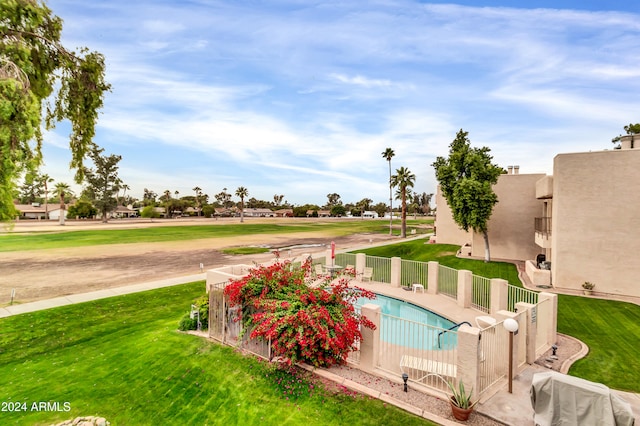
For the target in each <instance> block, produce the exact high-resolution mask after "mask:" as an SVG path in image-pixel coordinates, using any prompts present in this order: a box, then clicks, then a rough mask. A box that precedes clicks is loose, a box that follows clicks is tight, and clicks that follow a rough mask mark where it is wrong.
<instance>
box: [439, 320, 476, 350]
mask: <svg viewBox="0 0 640 426" xmlns="http://www.w3.org/2000/svg"><path fill="white" fill-rule="evenodd" d="M462 324H467V325H468V326H469V327H473V326H472V325H471V323H470V322H469V321H462V322H460V323H458V324H456V325H454V326H451V327H449V328H448V329H446V330H444V331H441V332H440V333H438V349H440V336H442V335H443V334H444V333H446V332H448V331H451V330H455V329H456V328H458V327H460V326H461V325H462Z"/></svg>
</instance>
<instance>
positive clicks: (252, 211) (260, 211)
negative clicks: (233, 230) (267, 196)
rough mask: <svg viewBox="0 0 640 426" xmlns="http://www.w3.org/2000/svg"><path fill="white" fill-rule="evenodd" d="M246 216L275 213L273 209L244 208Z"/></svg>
mask: <svg viewBox="0 0 640 426" xmlns="http://www.w3.org/2000/svg"><path fill="white" fill-rule="evenodd" d="M244 216H245V217H274V216H275V213H274V212H273V211H272V210H271V209H257V208H251V209H244Z"/></svg>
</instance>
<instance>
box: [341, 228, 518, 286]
mask: <svg viewBox="0 0 640 426" xmlns="http://www.w3.org/2000/svg"><path fill="white" fill-rule="evenodd" d="M459 248H460V246H456V245H451V244H428V243H427V242H426V240H424V239H417V240H412V241H407V242H403V243H398V244H391V245H386V246H380V247H373V248H370V249H366V250H360V251H356V252H354V253H366V254H367V255H369V256H380V257H394V256H397V257H401V258H403V259H408V260H415V261H419V262H429V261H436V262H439V263H440V264H441V265H444V266H448V267H450V268H454V269H466V270H469V271H472V272H473V273H474V274H476V275H479V276H482V277H488V278H502V279H504V280H507V281H508V282H509V283H510V284H512V285H517V286H522V283H521V282H520V278H518V269H517V268H516V267H515V265H513V264H512V263H506V262H489V263H485V262H484V261H482V260H474V259H460V258H457V257H456V252H457V251H458V249H459Z"/></svg>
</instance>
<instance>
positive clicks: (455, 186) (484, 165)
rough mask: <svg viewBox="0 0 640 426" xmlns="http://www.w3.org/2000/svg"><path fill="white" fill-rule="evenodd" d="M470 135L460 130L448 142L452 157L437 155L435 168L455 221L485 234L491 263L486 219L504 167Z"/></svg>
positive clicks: (486, 259)
mask: <svg viewBox="0 0 640 426" xmlns="http://www.w3.org/2000/svg"><path fill="white" fill-rule="evenodd" d="M468 135H469V133H468V132H465V131H464V130H462V129H460V131H458V133H457V135H456V138H455V139H454V140H453V142H451V145H449V157H448V158H444V157H438V158H437V159H436V161H435V162H434V163H433V167H434V168H435V172H436V179H437V180H438V183H439V184H440V190H441V191H442V195H443V196H444V198H445V200H447V204H448V205H449V208H450V209H451V213H452V214H453V220H454V221H455V222H456V223H457V224H458V226H460V228H462V229H464V230H465V231H468V230H469V229H472V230H473V231H475V232H478V233H482V234H483V236H484V240H485V261H487V262H488V261H489V260H490V258H491V255H490V251H489V235H488V233H487V222H488V221H489V218H490V217H491V213H492V212H493V206H494V205H495V204H496V203H497V202H498V196H497V195H496V194H495V192H493V188H492V187H493V185H494V184H495V183H496V182H498V176H500V174H501V173H502V172H503V169H502V168H501V167H498V166H497V165H495V164H492V163H491V160H492V159H493V157H492V156H491V155H490V154H489V152H490V151H491V150H490V149H489V148H487V147H482V148H472V147H471V142H470V141H469V138H468Z"/></svg>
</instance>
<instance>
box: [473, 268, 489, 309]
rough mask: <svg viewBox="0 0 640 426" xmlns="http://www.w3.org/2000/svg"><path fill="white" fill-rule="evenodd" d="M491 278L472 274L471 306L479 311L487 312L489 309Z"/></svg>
mask: <svg viewBox="0 0 640 426" xmlns="http://www.w3.org/2000/svg"><path fill="white" fill-rule="evenodd" d="M490 305H491V280H490V279H489V278H485V277H479V276H478V275H473V292H472V296H471V306H472V307H473V308H475V309H477V310H479V311H481V312H484V313H488V312H489V311H490V310H491V306H490Z"/></svg>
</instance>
